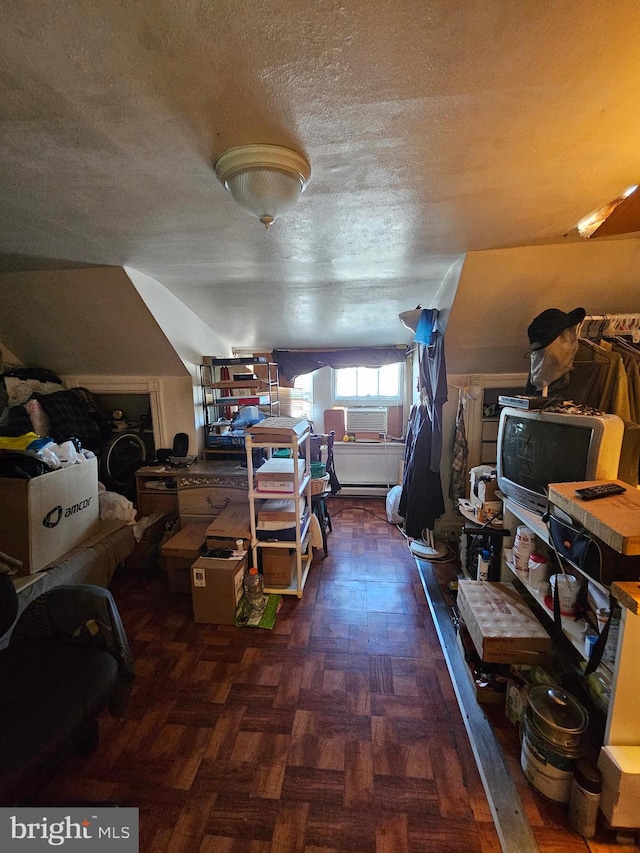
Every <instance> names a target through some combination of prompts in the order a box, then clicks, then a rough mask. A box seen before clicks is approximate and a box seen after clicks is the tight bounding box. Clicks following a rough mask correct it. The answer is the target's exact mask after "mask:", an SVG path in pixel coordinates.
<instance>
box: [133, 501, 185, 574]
mask: <svg viewBox="0 0 640 853" xmlns="http://www.w3.org/2000/svg"><path fill="white" fill-rule="evenodd" d="M153 517H154V516H149V518H153ZM177 519H178V515H177V513H176V512H166V513H163V514H162V515H160V514H159V515H158V518H156V519H155V520H154V521H153V522H152V523H151V524H149V526H148V527H146V528H145V529H144V532H143V534H142V539H140V541H139V542H136V544H135V547H134V549H133V551H132V552H131V553H130V554H129V556H128V557H127V559H126V560H125V561H124V564H125V567H126V568H127V569H129V571H135V572H140V571H151V570H152V569H154V568H155V566H156V564H157V562H158V557H159V556H160V542H161V540H162V537H163V536H164V535H165V533H166V531H167V530H168V529H171V527H172V526H173V525H174V524H176V523H177Z"/></svg>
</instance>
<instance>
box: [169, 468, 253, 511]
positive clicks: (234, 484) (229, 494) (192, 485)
mask: <svg viewBox="0 0 640 853" xmlns="http://www.w3.org/2000/svg"><path fill="white" fill-rule="evenodd" d="M210 479H211V478H206V477H202V478H200V479H199V480H185V481H184V483H181V482H180V480H179V481H178V512H179V513H180V518H181V519H183V517H184V516H192V517H193V516H202V517H206V518H209V519H213V518H216V517H217V516H218V515H219V514H220V513H221V512H222V510H223V509H224V508H225V507H226V506H227V504H229V503H231V502H232V501H233V502H235V503H241V502H244V501H246V502H248V500H249V491H248V483H247V480H246V479H245V480H244V484H243V481H242V480H238V479H235V480H232V481H231V482H227V483H222V482H218V483H211V482H206V481H207V480H210ZM200 480H202V481H203V482H201V481H200Z"/></svg>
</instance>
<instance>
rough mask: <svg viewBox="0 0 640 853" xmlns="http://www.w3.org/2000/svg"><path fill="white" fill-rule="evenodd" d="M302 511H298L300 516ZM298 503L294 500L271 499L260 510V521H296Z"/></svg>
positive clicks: (263, 503)
mask: <svg viewBox="0 0 640 853" xmlns="http://www.w3.org/2000/svg"><path fill="white" fill-rule="evenodd" d="M299 514H300V510H298V515H299ZM295 520H296V502H295V500H294V499H293V498H270V499H269V500H266V501H263V502H262V504H261V505H260V507H259V508H258V521H295Z"/></svg>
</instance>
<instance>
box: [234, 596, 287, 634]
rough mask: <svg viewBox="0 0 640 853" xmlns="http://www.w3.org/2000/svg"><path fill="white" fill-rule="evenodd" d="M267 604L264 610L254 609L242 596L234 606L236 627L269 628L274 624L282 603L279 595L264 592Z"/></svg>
mask: <svg viewBox="0 0 640 853" xmlns="http://www.w3.org/2000/svg"><path fill="white" fill-rule="evenodd" d="M265 598H266V599H267V604H266V606H265V608H264V610H254V609H253V608H252V607H251V605H250V604H249V602H248V601H247V599H246V598H245V597H244V595H243V596H242V598H241V599H240V601H239V603H238V607H237V608H236V615H235V619H234V622H235V625H236V628H267V629H269V630H271V628H273V626H274V625H275V624H276V614H277V613H278V610H280V605H281V604H282V596H281V595H273V594H271V593H269V594H265Z"/></svg>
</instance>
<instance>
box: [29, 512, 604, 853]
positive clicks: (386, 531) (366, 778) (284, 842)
mask: <svg viewBox="0 0 640 853" xmlns="http://www.w3.org/2000/svg"><path fill="white" fill-rule="evenodd" d="M330 512H331V514H332V517H333V533H332V534H330V536H329V556H327V557H326V558H323V557H322V552H321V551H316V557H315V559H314V563H313V566H312V571H311V572H310V575H309V580H308V583H307V586H306V588H305V592H304V596H303V598H302V599H300V600H298V599H296V598H295V597H288V596H285V597H284V599H283V606H282V609H281V611H280V613H279V614H278V617H277V621H276V625H275V627H274V629H273V630H270V631H269V630H262V629H254V628H234V627H229V626H215V625H197V624H195V623H194V622H193V619H192V614H191V601H190V597H188V596H176V595H172V594H170V593H169V592H168V590H167V588H166V583H165V580H164V577H163V575H162V574H161V573H158V572H154V573H153V574H138V575H136V574H129V575H123V574H121V573H119V574H118V575H117V576H116V578H115V579H114V582H113V585H112V591H113V593H114V596H115V598H116V601H117V603H118V606H119V608H120V612H121V614H122V617H123V621H124V623H125V627H126V629H127V633H128V636H129V639H130V642H131V646H132V651H133V653H134V657H135V659H136V673H137V674H136V683H135V689H134V693H133V696H132V701H131V705H130V710H129V714H128V718H127V719H126V720H125V721H124V722H120V721H117V720H114V719H112V718H111V717H109V715H108V714H105V715H104V716H103V717H101V719H100V728H101V742H100V746H99V748H98V750H97V751H96V752H95V753H93V754H92V755H91V756H89V757H80V756H73V757H71V758H70V759H69V760H68V761H67V763H66V765H65V766H64V767H63V768H62V769H61V771H60V772H59V774H58V775H57V776H56V778H55V779H53V780H52V781H51V783H50V784H49V785H48V786H47V787H46V788H45V789H44V790H43V791H42V792H41V794H40V796H39V798H38V802H40V803H41V804H45V803H46V804H50V805H56V804H67V803H70V802H77V801H99V802H104V801H108V802H117V803H119V804H120V805H129V806H137V807H139V809H140V850H141V851H143V853H147V851H154V853H155V852H156V851H157V853H160V851H172V853H190V851H194V853H195V851H200V853H302V851H306V853H343V851H345V853H346V851H349V853H431V851H433V853H435V852H436V851H437V853H462V851H464V853H498V851H500V850H501V845H500V842H499V840H498V836H497V833H496V831H495V828H494V826H493V822H492V818H491V812H490V809H489V806H488V803H487V799H486V796H485V793H484V789H483V786H482V783H481V780H480V776H479V773H478V770H477V767H476V764H475V760H474V756H473V753H472V750H471V747H470V744H469V740H468V737H467V734H466V730H465V726H464V723H463V720H462V717H461V714H460V711H459V709H458V705H457V701H456V698H455V693H454V690H453V687H452V683H451V680H450V678H449V674H448V671H447V667H446V664H445V661H444V657H443V653H442V650H441V647H440V643H439V641H438V636H437V633H436V630H435V627H434V624H433V622H432V620H431V616H430V611H429V607H428V605H427V602H426V599H425V594H424V591H423V587H422V584H421V581H420V578H419V574H418V571H417V567H416V563H415V560H414V558H413V556H412V555H411V553H410V552H409V550H408V548H407V546H406V543H405V540H404V539H403V538H402V536H401V534H400V533H399V531H398V530H397V529H396V527H395V526H393V525H390V524H389V523H388V522H387V521H386V517H385V511H384V501H383V500H380V499H341V498H334V499H332V500H331V501H330ZM454 569H455V565H454V564H450V566H449V567H448V568H447V567H444V568H443V567H439V568H438V571H440V572H442V571H447V570H450V571H454ZM499 737H500V739H501V741H502V742H503V745H504V748H505V750H507V752H509V751H510V752H511V754H510V756H509V759H508V760H509V761H510V763H511V765H512V767H513V774H514V777H515V778H516V780H517V784H518V788H519V791H520V793H521V796H522V800H523V803H524V805H525V807H526V810H527V814H528V815H529V819H530V821H531V824H532V826H533V830H534V833H535V836H536V841H537V842H538V844H539V846H540V850H541V851H543V853H552V851H553V853H555V851H558V850H562V851H564V853H586V851H591V853H605V851H609V850H618V851H620V849H621V848H620V847H614V846H609V845H608V844H602V843H595V842H591V843H590V844H587V842H585V841H584V840H583V839H582V838H581V837H580V836H578V835H576V834H575V833H574V832H573V831H572V830H571V829H570V827H569V825H568V823H567V819H566V813H565V812H566V810H565V809H564V808H563V807H559V806H555V805H553V804H550V803H547V802H545V801H544V800H543V799H542V798H541V797H539V796H538V795H537V794H536V793H535V792H534V791H532V790H531V789H530V788H529V787H528V786H527V784H526V782H525V781H524V779H523V777H522V773H521V771H520V770H519V765H518V756H517V752H518V750H517V739H515V735H514V733H513V732H512V731H511V730H510V727H509V725H508V723H506V722H505V723H504V725H503V728H502V731H501V732H500V733H499ZM604 840H606V839H604ZM609 840H610V839H609ZM509 853H510V851H509ZM513 853H518V851H516V850H514V851H513Z"/></svg>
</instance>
